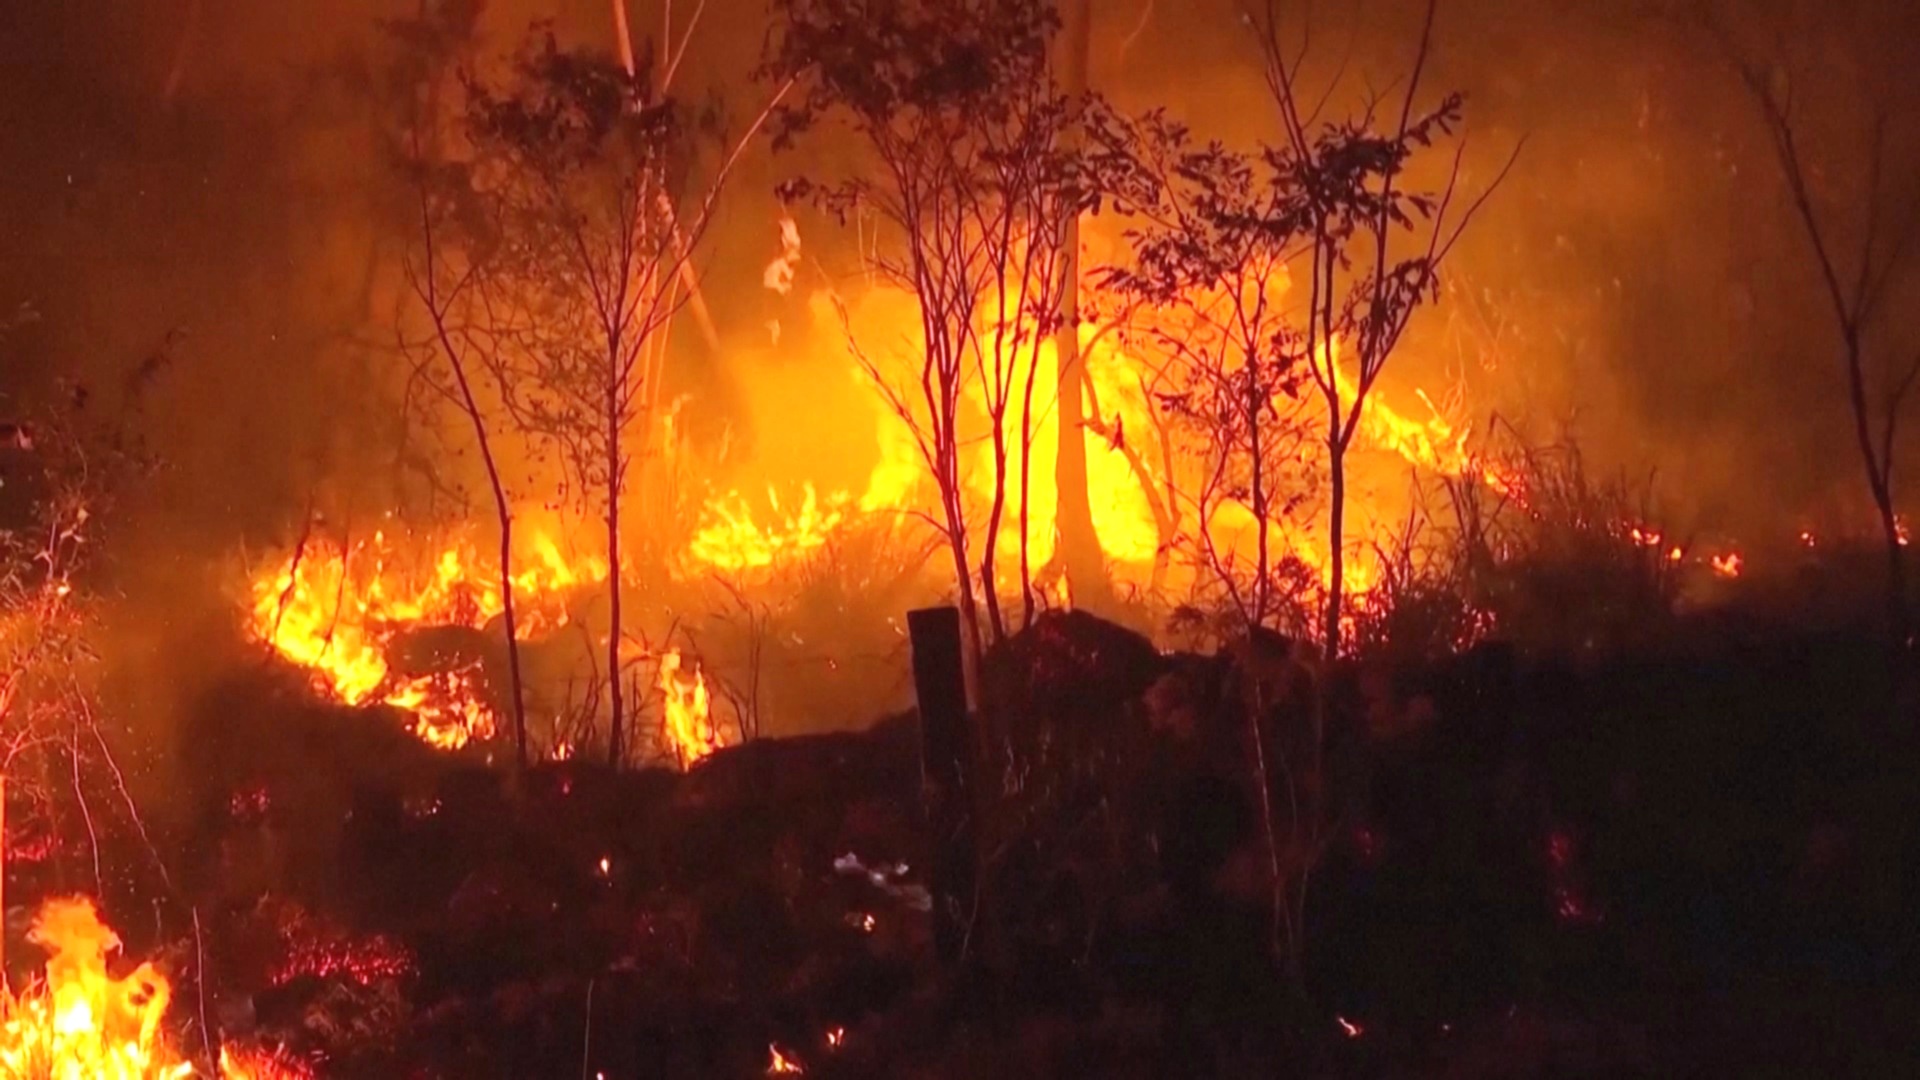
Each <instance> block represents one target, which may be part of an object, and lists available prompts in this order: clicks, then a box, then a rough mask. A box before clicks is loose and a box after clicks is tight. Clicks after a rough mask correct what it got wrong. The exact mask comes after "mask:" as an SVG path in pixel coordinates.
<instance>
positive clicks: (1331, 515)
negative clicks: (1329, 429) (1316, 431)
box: [1324, 420, 1347, 661]
mask: <svg viewBox="0 0 1920 1080" xmlns="http://www.w3.org/2000/svg"><path fill="white" fill-rule="evenodd" d="M1335 423H1338V421H1337V420H1336V421H1335ZM1327 449H1328V454H1327V458H1328V460H1327V472H1328V479H1329V503H1330V505H1329V506H1328V507H1327V573H1328V575H1329V580H1328V582H1327V611H1326V626H1325V628H1324V633H1325V637H1326V642H1327V659H1328V660H1329V661H1332V660H1334V659H1337V658H1338V657H1339V655H1340V615H1341V612H1342V611H1343V610H1344V608H1345V605H1346V552H1345V543H1344V541H1345V534H1346V526H1347V452H1346V447H1344V446H1342V445H1340V444H1339V443H1338V442H1337V441H1329V443H1328V447H1327Z"/></svg>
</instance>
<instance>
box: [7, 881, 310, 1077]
mask: <svg viewBox="0 0 1920 1080" xmlns="http://www.w3.org/2000/svg"><path fill="white" fill-rule="evenodd" d="M27 940H29V941H31V942H33V943H34V944H36V945H40V946H42V947H43V948H45V949H46V950H47V951H48V957H47V963H46V972H45V975H44V977H43V978H42V979H41V980H39V981H37V982H35V983H34V984H33V985H32V986H30V987H28V988H27V989H25V990H23V991H21V992H20V993H17V994H16V993H12V992H10V991H0V1076H5V1077H20V1078H23V1080H24V1078H28V1077H33V1078H46V1080H184V1078H186V1077H190V1076H194V1075H196V1073H195V1070H194V1067H193V1065H192V1064H191V1063H190V1062H188V1061H186V1060H184V1058H183V1057H182V1055H181V1054H180V1053H179V1052H178V1051H177V1050H176V1049H175V1048H174V1047H173V1046H172V1044H171V1043H170V1042H169V1041H168V1039H167V1037H166V1034H165V1032H164V1031H163V1030H162V1029H161V1021H162V1020H163V1019H165V1016H166V1012H167V1003H168V1001H169V1000H170V999H171V997H172V986H171V985H170V984H169V983H168V982H167V979H166V976H164V975H162V974H160V972H159V970H158V969H157V968H155V967H154V966H153V964H151V963H143V964H141V965H140V966H138V967H136V968H134V969H133V971H132V972H130V973H129V974H127V975H126V976H125V977H123V978H114V977H113V976H112V975H109V974H108V972H107V959H108V957H110V956H112V955H113V954H114V953H116V952H119V951H120V937H119V935H118V934H115V933H114V932H113V930H112V929H111V928H109V927H108V926H107V925H106V924H105V923H102V922H101V921H100V916H99V913H98V912H97V911H96V910H95V909H94V906H93V901H91V900H89V899H87V898H85V897H73V898H69V899H61V900H50V901H48V902H47V903H46V904H44V905H42V906H41V908H40V911H39V913H38V914H37V915H36V916H35V917H34V920H33V928H32V929H31V930H29V931H28V934H27ZM220 1075H221V1076H222V1077H223V1078H225V1080H298V1078H300V1077H303V1076H305V1075H306V1073H305V1072H304V1071H303V1070H299V1069H297V1068H296V1067H294V1066H293V1065H291V1064H289V1063H285V1062H282V1061H279V1060H278V1058H277V1056H276V1055H271V1054H265V1053H261V1052H258V1051H253V1050H246V1049H241V1048H234V1049H231V1050H223V1051H222V1053H221V1056H220Z"/></svg>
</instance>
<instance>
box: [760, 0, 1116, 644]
mask: <svg viewBox="0 0 1920 1080" xmlns="http://www.w3.org/2000/svg"><path fill="white" fill-rule="evenodd" d="M779 10H780V20H781V21H780V26H779V31H778V33H777V36H776V38H775V40H774V42H773V45H772V47H771V49H770V51H769V56H768V60H767V65H766V67H767V70H768V71H769V72H771V73H772V74H774V75H775V76H776V77H780V78H785V79H794V78H798V79H800V80H802V85H803V86H804V87H805V90H804V94H803V99H802V101H801V103H800V104H798V105H796V106H795V107H794V108H793V109H791V110H789V111H788V113H787V115H786V117H785V119H786V121H787V124H786V127H785V129H784V130H783V131H782V132H781V135H782V137H783V138H785V139H791V138H793V137H795V136H796V135H798V134H799V133H800V132H801V131H802V130H804V129H806V128H807V127H808V126H810V125H813V124H816V123H820V122H825V121H830V120H836V119H838V120H844V121H845V122H847V123H848V124H850V126H851V127H852V128H853V129H854V131H855V132H856V134H857V135H858V136H859V137H860V138H861V139H862V141H863V143H864V145H865V147H866V148H867V150H868V151H870V153H871V155H872V159H873V162H874V166H875V167H874V170H873V172H872V173H871V174H867V173H855V174H854V175H852V176H850V177H848V178H846V179H843V180H838V181H834V182H826V183H822V182H813V181H799V182H795V183H793V184H790V185H788V188H787V190H788V193H789V194H791V195H795V196H801V197H811V198H814V199H815V200H816V201H818V202H819V203H820V204H821V205H823V206H824V207H825V208H827V209H828V210H829V211H831V212H834V213H836V214H838V215H840V216H842V217H843V218H844V217H846V216H848V215H851V214H852V213H854V212H855V211H856V210H857V211H862V212H866V213H869V214H873V215H875V216H876V217H877V218H878V219H879V221H880V222H882V223H883V224H884V225H885V226H886V227H888V228H890V229H891V230H892V232H893V233H894V242H893V244H892V245H891V247H890V249H887V250H884V251H882V252H881V253H880V254H878V255H877V256H876V257H874V259H873V262H874V267H873V268H874V270H876V271H877V272H878V273H879V274H880V275H881V276H882V277H883V278H885V279H886V280H888V281H890V282H892V283H894V284H897V285H899V286H900V287H902V288H904V289H906V290H907V291H909V292H910V293H912V295H913V296H914V298H915V300H916V301H917V306H918V310H919V315H920V326H919V328H918V329H919V331H920V341H919V343H918V344H919V346H920V349H921V356H920V361H921V362H920V364H919V365H918V371H917V376H916V377H915V378H914V380H913V381H912V382H911V383H906V384H903V383H901V382H900V381H897V380H896V378H895V377H894V375H893V374H892V373H891V372H890V371H889V370H887V369H886V367H885V365H883V364H882V363H881V362H879V361H877V360H875V359H874V358H872V357H870V356H867V355H866V354H865V353H864V352H861V351H860V350H859V349H858V348H857V344H856V351H857V352H860V355H861V357H862V363H863V365H864V366H866V368H867V370H868V372H869V374H870V375H871V376H872V377H873V380H874V383H875V386H876V387H877V388H878V390H879V392H880V393H881V394H882V396H883V397H884V398H885V399H886V401H887V404H888V406H889V407H890V408H891V409H892V410H893V412H894V413H896V414H897V415H898V416H899V417H900V418H901V420H902V421H904V422H905V423H906V424H907V426H908V427H909V428H910V430H911V431H912V432H913V434H914V438H915V440H916V442H917V445H918V449H919V452H920V456H921V458H922V460H923V462H924V464H925V465H926V467H927V470H928V472H929V474H930V475H931V476H932V477H933V480H934V483H935V487H936V488H937V490H938V492H939V496H940V501H941V520H940V522H938V523H937V524H938V527H939V528H940V529H941V531H942V533H943V535H944V537H945V540H946V543H947V547H948V549H949V551H950V553H951V555H952V561H953V568H954V579H955V585H956V590H957V594H958V602H959V607H960V610H961V614H962V618H963V620H964V621H965V623H966V625H967V633H968V640H969V642H970V645H971V652H972V654H973V659H974V660H975V662H976V664H977V661H978V659H979V656H980V655H981V653H982V651H983V649H984V647H985V644H986V640H987V638H988V637H989V636H991V637H993V638H998V637H1000V636H1002V635H1004V634H1005V633H1006V619H1005V616H1004V614H1003V612H1002V611H1001V607H1000V600H999V596H998V592H997V588H996V586H997V579H998V572H997V565H998V559H999V553H998V544H999V534H1000V531H1001V526H1002V524H1003V522H1004V520H1005V515H1006V513H1007V509H1008V508H1007V494H1008V482H1009V479H1010V461H1011V460H1013V454H1015V453H1016V452H1017V454H1018V459H1017V462H1018V469H1019V472H1020V476H1021V479H1022V485H1021V488H1020V491H1021V499H1020V505H1019V507H1018V509H1017V512H1016V513H1017V517H1018V519H1019V524H1020V529H1021V538H1020V544H1021V577H1022V581H1021V589H1022V597H1023V610H1024V613H1025V615H1026V616H1027V617H1029V618H1030V617H1031V615H1032V613H1033V608H1034V601H1033V596H1032V589H1031V567H1030V564H1029V559H1028V553H1027V550H1026V544H1027V528H1026V526H1027V520H1028V515H1029V511H1030V507H1029V505H1028V501H1027V497H1026V491H1027V485H1026V483H1025V481H1026V480H1027V479H1029V478H1030V465H1031V461H1030V450H1031V446H1032V435H1033V430H1032V418H1033V405H1034V393H1035V382H1036V369H1037V366H1038V359H1039V357H1040V355H1041V353H1040V346H1041V343H1042V342H1043V341H1045V340H1046V339H1047V338H1048V337H1050V336H1052V335H1053V334H1054V333H1055V332H1056V330H1057V329H1058V327H1059V320H1060V315H1059V312H1060V303H1061V297H1062V296H1063V294H1064V290H1065V288H1066V285H1065V278H1066V276H1067V274H1068V272H1069V267H1070V262H1071V259H1070V255H1069V252H1070V250H1071V249H1070V243H1071V237H1070V230H1071V228H1072V225H1071V222H1072V221H1073V220H1075V219H1076V218H1077V216H1078V214H1079V213H1080V211H1081V210H1082V209H1083V208H1085V207H1087V206H1088V205H1089V203H1090V202H1091V200H1092V198H1093V196H1092V193H1091V191H1090V190H1089V188H1088V187H1087V185H1086V184H1085V182H1084V181H1085V179H1086V174H1085V173H1084V172H1083V170H1082V169H1081V168H1080V162H1079V157H1078V155H1077V153H1076V151H1075V149H1074V148H1073V146H1072V133H1073V132H1074V131H1075V130H1076V129H1077V126H1078V124H1079V123H1080V114H1081V112H1082V110H1083V108H1084V107H1085V103H1084V101H1074V100H1071V99H1069V98H1068V97H1067V96H1066V95H1064V94H1062V93H1061V92H1060V90H1059V89H1058V87H1057V86H1056V84H1055V82H1054V80H1053V77H1052V69H1051V62H1050V56H1049V51H1050V50H1049V45H1050V42H1051V40H1052V38H1053V35H1054V34H1055V32H1056V30H1057V29H1058V20H1057V18H1056V17H1055V15H1054V12H1053V10H1052V8H1051V7H1050V6H1049V5H1048V4H1046V3H1044V2H1041V0H969V2H967V3H960V4H937V3H903V4H897V5H887V6H886V7H884V8H883V9H879V10H868V6H867V5H865V4H861V3H858V2H856V0H782V3H781V4H780V8H779ZM971 380H978V382H979V385H980V388H981V394H982V399H983V401H984V406H985V413H986V416H985V420H984V426H985V431H984V432H983V433H982V435H981V437H982V438H984V439H986V440H987V441H988V442H989V443H990V445H991V448H992V461H993V471H994V475H993V490H992V496H991V502H990V505H989V506H988V508H987V510H986V515H985V521H984V523H983V525H984V527H983V528H982V530H981V535H982V540H981V546H982V552H981V559H980V563H979V565H978V567H977V568H976V567H975V565H974V563H973V561H972V557H971V543H972V541H971V536H970V528H971V526H970V521H969V507H968V505H967V484H966V470H965V467H964V461H963V449H964V447H965V446H966V445H967V443H968V442H969V437H968V433H967V431H966V425H967V423H968V420H967V417H966V415H965V411H966V405H965V394H964V390H965V388H966V387H967V385H968V384H969V382H970V381H971ZM1016 403H1018V405H1019V410H1018V412H1017V413H1014V412H1012V408H1013V406H1014V405H1015V404H1016ZM1010 413H1011V416H1010ZM1010 419H1011V420H1014V421H1017V424H1018V437H1017V438H1015V437H1013V433H1012V432H1011V431H1010V429H1009V422H1010ZM1068 438H1069V436H1068V434H1067V432H1066V431H1065V430H1064V429H1063V430H1062V432H1061V440H1062V446H1063V447H1064V446H1065V443H1066V441H1067V439H1068ZM1083 471H1084V470H1083ZM1082 483H1083V486H1084V477H1083V479H1082ZM976 573H977V574H978V577H979V585H978V587H976V584H975V576H976ZM982 596H984V607H985V609H986V616H985V619H984V625H983V619H982V618H981V614H980V607H981V606H982V603H983V602H982V599H981V597H982Z"/></svg>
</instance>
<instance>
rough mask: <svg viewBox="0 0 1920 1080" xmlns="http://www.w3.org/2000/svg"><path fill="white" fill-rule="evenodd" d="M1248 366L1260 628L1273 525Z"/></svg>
mask: <svg viewBox="0 0 1920 1080" xmlns="http://www.w3.org/2000/svg"><path fill="white" fill-rule="evenodd" d="M1247 362H1248V371H1247V438H1248V442H1249V446H1248V449H1249V450H1251V451H1252V460H1253V477H1252V488H1253V492H1252V493H1253V519H1254V524H1253V529H1254V542H1255V543H1256V544H1257V545H1259V552H1258V553H1257V554H1256V555H1255V556H1254V573H1255V574H1256V575H1257V576H1256V577H1255V578H1254V582H1253V625H1255V626H1260V625H1262V624H1264V623H1265V622H1266V621H1267V588H1268V583H1269V581H1270V580H1271V573H1272V571H1271V566H1270V563H1271V560H1272V555H1271V554H1270V553H1269V552H1268V550H1267V542H1268V533H1269V532H1270V531H1271V529H1272V524H1271V523H1270V522H1269V521H1268V520H1267V518H1268V515H1267V482H1266V472H1267V470H1266V466H1265V461H1264V458H1263V452H1262V448H1261V445H1260V410H1261V405H1262V404H1263V403H1262V402H1261V400H1260V377H1259V372H1258V371H1257V370H1256V369H1255V367H1254V365H1256V364H1257V363H1258V362H1259V361H1258V360H1257V359H1256V358H1254V357H1252V356H1249V357H1248V358H1247Z"/></svg>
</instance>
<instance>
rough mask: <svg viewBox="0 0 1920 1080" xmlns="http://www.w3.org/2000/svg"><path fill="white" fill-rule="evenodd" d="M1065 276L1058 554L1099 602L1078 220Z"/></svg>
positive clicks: (1058, 338)
mask: <svg viewBox="0 0 1920 1080" xmlns="http://www.w3.org/2000/svg"><path fill="white" fill-rule="evenodd" d="M1089 8H1090V0H1069V2H1068V3H1067V4H1066V5H1065V6H1064V8H1063V10H1062V12H1061V15H1062V18H1063V22H1064V25H1063V27H1062V33H1061V40H1062V43H1063V45H1064V48H1065V56H1064V58H1063V62H1062V64H1061V73H1062V79H1061V81H1062V84H1063V88H1064V89H1065V91H1066V93H1067V95H1068V96H1069V97H1084V96H1085V95H1086V93H1087V89H1088V80H1087V68H1088V61H1089V59H1090V56H1089V54H1090V51H1091V49H1092V13H1091V11H1090V9H1089ZM1063 254H1064V255H1065V271H1064V281H1063V282H1062V288H1061V290H1060V307H1059V317H1060V327H1059V329H1058V330H1057V331H1056V333H1055V336H1054V342H1055V355H1056V357H1057V359H1058V370H1057V372H1056V378H1057V382H1056V385H1057V389H1058V394H1059V397H1058V403H1059V404H1058V409H1059V415H1060V420H1059V431H1060V438H1059V445H1058V449H1057V450H1056V452H1055V454H1054V491H1055V496H1056V502H1055V507H1054V525H1055V528H1056V529H1057V530H1058V532H1059V537H1058V543H1059V549H1058V551H1057V552H1056V553H1055V556H1054V557H1055V559H1057V560H1058V561H1059V565H1060V569H1061V571H1062V572H1063V574H1064V575H1065V577H1066V582H1067V590H1068V593H1069V595H1070V596H1071V597H1072V600H1073V603H1074V605H1075V606H1076V607H1088V608H1095V609H1097V608H1099V607H1101V606H1102V605H1103V604H1104V603H1105V601H1106V593H1107V577H1106V566H1105V559H1104V557H1103V555H1102V553H1101V550H1100V534H1099V533H1098V532H1096V531H1095V529H1094V526H1093V507H1092V505H1091V503H1090V502H1089V499H1088V492H1087V437H1086V400H1087V399H1086V378H1087V372H1086V364H1085V362H1084V358H1083V357H1082V356H1081V355H1080V221H1079V218H1078V217H1077V216H1076V217H1075V218H1074V219H1072V220H1070V221H1068V222H1067V236H1066V250H1065V252H1063Z"/></svg>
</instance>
